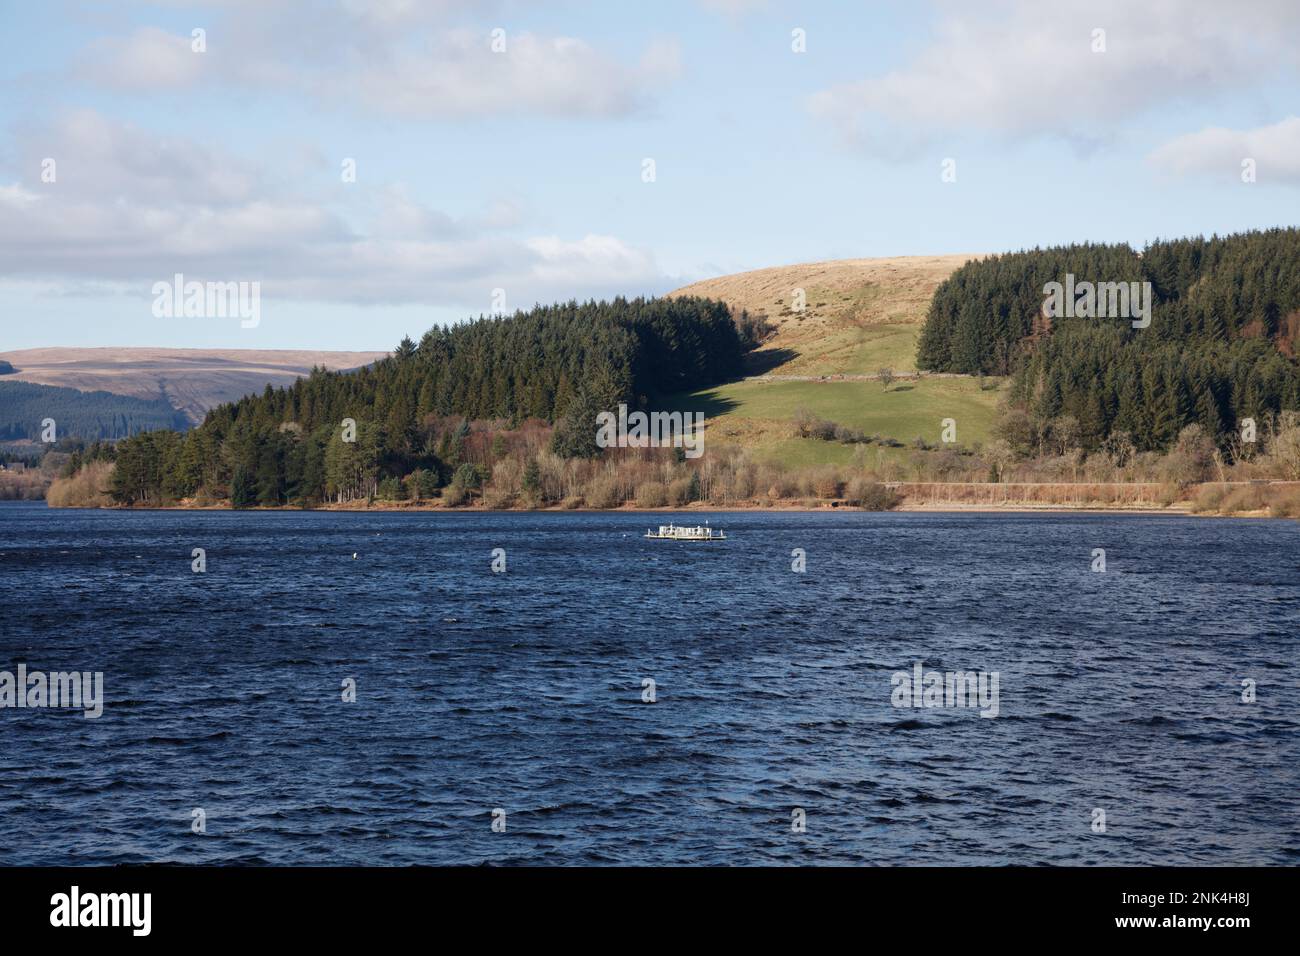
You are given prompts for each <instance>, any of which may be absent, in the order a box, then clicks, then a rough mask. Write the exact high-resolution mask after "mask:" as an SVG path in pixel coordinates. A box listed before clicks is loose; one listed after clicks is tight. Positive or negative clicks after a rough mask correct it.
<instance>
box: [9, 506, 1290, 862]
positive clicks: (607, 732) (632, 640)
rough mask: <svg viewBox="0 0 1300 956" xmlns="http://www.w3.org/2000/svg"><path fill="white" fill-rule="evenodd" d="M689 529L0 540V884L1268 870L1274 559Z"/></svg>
mask: <svg viewBox="0 0 1300 956" xmlns="http://www.w3.org/2000/svg"><path fill="white" fill-rule="evenodd" d="M699 517H701V518H703V517H710V518H712V520H713V523H714V524H715V525H719V526H721V527H724V528H725V529H726V531H727V533H728V535H729V540H728V541H727V542H725V543H717V544H681V543H675V542H666V541H647V540H644V539H643V538H641V537H640V535H641V534H643V533H644V531H645V528H646V525H647V524H651V523H654V524H657V523H659V521H660V520H661V519H660V516H655V515H648V516H647V515H636V514H608V513H604V514H374V513H370V514H365V513H357V514H342V513H311V512H307V513H296V512H274V513H231V512H190V513H186V512H71V511H53V510H48V509H46V508H45V507H44V506H43V505H27V504H7V505H0V613H2V614H3V629H2V630H0V670H9V671H13V670H15V669H16V667H17V665H18V664H19V663H26V665H27V666H28V668H29V669H31V670H45V671H60V670H72V669H76V670H86V671H103V673H104V693H105V698H106V703H105V710H104V714H103V716H102V717H101V718H99V719H98V720H87V719H84V718H83V717H82V716H81V715H80V713H79V712H70V711H55V710H48V709H47V710H31V709H24V710H17V709H4V710H0V863H11V864H12V863H42V864H58V863H131V862H144V861H168V862H195V863H275V864H326V863H367V864H410V863H422V864H440V863H484V862H494V863H550V864H554V863H620V864H656V863H689V864H719V863H725V864H753V863H837V864H936V863H980V864H998V863H1087V864H1155V863H1163V864H1186V863H1202V864H1247V863H1292V864H1294V863H1296V862H1298V861H1300V761H1298V759H1297V758H1298V757H1300V746H1298V744H1297V739H1298V738H1297V733H1298V732H1300V721H1298V720H1297V710H1296V708H1297V704H1298V703H1300V685H1298V681H1297V678H1298V677H1300V674H1298V669H1297V635H1298V633H1300V543H1298V542H1300V525H1298V524H1296V523H1293V522H1282V521H1267V520H1209V519H1192V518H1177V517H1139V516H1109V517H1108V516H1093V515H1057V516H1043V515H1034V516H1019V515H931V514H884V515H878V514H863V513H840V512H827V513H817V514H762V513H742V514H732V515H709V516H704V515H701V516H699ZM669 519H670V516H663V518H662V520H664V521H667V520H669ZM693 520H694V517H693ZM196 547H201V548H204V549H206V552H207V563H208V567H207V573H206V574H195V573H193V572H192V571H191V570H190V562H191V557H190V555H191V549H193V548H196ZM498 547H499V548H504V549H505V550H506V555H507V568H508V569H507V571H506V573H504V574H494V573H492V572H491V570H490V562H491V551H492V549H493V548H498ZM794 548H803V549H805V550H806V552H807V572H806V573H804V574H795V573H792V572H791V569H790V567H791V561H792V558H791V551H792V549H794ZM1094 548H1104V549H1105V550H1106V560H1107V570H1106V572H1105V573H1104V574H1100V573H1092V572H1091V571H1090V570H1089V568H1090V565H1091V563H1092V556H1091V552H1092V550H1093V549H1094ZM354 553H355V554H356V558H355V560H354V559H353V554H354ZM916 661H923V662H924V663H925V666H926V669H927V670H929V669H934V670H944V671H949V670H982V671H996V672H998V675H999V697H1000V700H999V705H1000V712H999V716H997V717H996V718H992V719H986V718H981V717H980V716H979V713H978V712H977V711H976V710H972V709H899V708H895V707H894V706H892V705H891V684H890V677H891V675H892V674H893V673H894V672H895V671H899V670H909V671H910V670H911V668H912V665H913V664H914V663H915V662H916ZM346 678H353V679H355V681H356V685H357V694H358V699H357V701H356V703H351V704H349V703H344V702H343V701H342V700H341V682H342V681H343V680H344V679H346ZM646 678H650V679H653V680H654V682H655V690H656V697H657V700H656V702H655V703H653V704H650V703H643V702H642V693H643V680H645V679H646ZM1243 679H1251V680H1254V681H1255V682H1256V693H1257V695H1258V696H1257V700H1256V701H1255V702H1254V703H1250V704H1247V703H1243V702H1242V699H1241V697H1242V685H1241V682H1242V680H1243ZM195 808H202V809H203V810H204V811H205V813H206V819H207V833H206V834H205V835H197V834H194V833H192V832H191V819H192V816H191V814H192V811H193V810H194V809H195ZM495 808H502V809H504V810H505V811H506V831H505V832H504V833H495V832H493V830H492V827H491V823H492V811H493V810H494V809H495ZM795 808H802V809H803V810H804V812H805V813H806V819H807V832H806V833H802V834H800V833H794V832H792V827H791V819H792V817H791V814H792V811H793V810H794V809H795ZM1095 809H1101V810H1104V811H1105V814H1106V832H1105V833H1095V832H1093V829H1092V824H1093V820H1094V810H1095Z"/></svg>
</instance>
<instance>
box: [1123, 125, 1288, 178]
mask: <svg viewBox="0 0 1300 956" xmlns="http://www.w3.org/2000/svg"><path fill="white" fill-rule="evenodd" d="M1245 159H1253V160H1254V161H1255V170H1256V176H1257V177H1258V179H1257V181H1258V182H1260V183H1269V182H1281V183H1295V184H1300V117H1297V116H1290V117H1287V118H1286V119H1284V120H1282V121H1281V122H1278V123H1274V124H1272V125H1271V126H1260V127H1257V128H1256V129H1224V128H1223V127H1218V126H1214V127H1209V128H1207V129H1203V130H1201V131H1200V132H1197V133H1188V134H1187V135H1186V136H1180V137H1178V138H1177V139H1174V140H1171V141H1170V142H1168V143H1165V144H1164V145H1163V146H1161V147H1160V148H1158V149H1156V150H1155V151H1154V152H1152V153H1151V155H1150V156H1149V157H1148V160H1149V161H1150V162H1151V163H1152V165H1154V166H1156V167H1157V168H1160V169H1163V170H1165V171H1167V172H1172V173H1177V174H1185V173H1208V174H1211V175H1217V176H1220V177H1230V178H1233V179H1239V178H1240V176H1241V172H1242V165H1241V164H1242V161H1243V160H1245Z"/></svg>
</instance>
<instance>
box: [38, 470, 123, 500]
mask: <svg viewBox="0 0 1300 956" xmlns="http://www.w3.org/2000/svg"><path fill="white" fill-rule="evenodd" d="M112 474H113V463H112V462H109V461H92V462H90V463H89V464H87V465H84V466H83V467H82V468H81V469H80V470H79V471H78V472H77V473H76V474H75V475H73V476H72V477H71V478H56V479H54V483H53V484H51V485H50V488H49V490H48V491H47V492H46V493H45V501H46V503H47V504H48V505H49V506H50V507H51V508H104V507H107V506H109V505H111V504H112V503H113V499H112V497H111V496H110V495H109V492H108V488H109V479H110V478H111V477H112Z"/></svg>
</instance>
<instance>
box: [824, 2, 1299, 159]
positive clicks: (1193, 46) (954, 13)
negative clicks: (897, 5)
mask: <svg viewBox="0 0 1300 956" xmlns="http://www.w3.org/2000/svg"><path fill="white" fill-rule="evenodd" d="M1264 24H1267V29H1266V30H1264V29H1261V26H1262V25H1264ZM1096 29H1101V30H1104V31H1105V52H1094V50H1093V44H1094V35H1093V31H1094V30H1096ZM1297 29H1300V6H1297V5H1295V4H1294V3H1291V2H1289V0H1253V2H1252V0H1247V2H1244V3H1238V4H1232V5H1224V4H1222V3H1219V2H1218V0H1177V2H1175V0H1151V2H1144V3H1133V2H1131V0H1066V2H1060V3H1053V4H1050V5H1046V6H1045V5H1043V4H1042V3H1041V2H1037V0H1007V2H1003V3H1000V4H997V5H994V6H986V5H980V6H979V7H978V8H974V7H968V6H966V5H962V6H956V5H948V7H947V13H946V15H945V16H944V17H943V18H942V19H941V20H940V21H939V22H938V24H937V28H936V35H935V37H934V39H933V41H932V42H931V44H930V45H929V46H928V47H926V48H924V49H923V50H922V51H921V52H920V53H919V54H918V55H917V56H915V57H914V58H913V59H912V60H911V62H909V63H908V64H907V65H906V66H904V67H902V68H900V69H897V70H894V71H891V72H888V73H884V74H882V75H878V76H874V77H870V78H868V79H865V80H861V81H858V82H851V83H847V84H843V85H839V86H835V87H832V88H830V89H826V90H823V91H821V92H820V93H818V94H816V95H815V96H814V97H813V99H812V103H811V106H812V109H813V111H814V112H815V113H817V114H819V115H821V116H823V117H825V118H827V119H828V120H830V121H831V122H832V123H834V124H835V126H836V127H837V128H838V129H839V131H840V133H841V134H842V135H843V136H844V137H845V138H846V139H848V140H850V141H853V142H856V143H858V144H861V145H863V146H865V147H867V148H869V149H871V150H873V151H875V152H878V153H882V154H886V155H888V154H891V153H894V154H903V153H910V152H913V151H915V150H916V149H918V148H920V147H922V146H924V145H925V144H926V143H928V142H929V141H931V140H933V139H935V138H937V137H940V136H948V135H951V134H954V133H957V134H960V133H964V132H975V133H991V134H994V135H998V136H1003V137H1010V138H1021V137H1033V136H1042V135H1046V136H1057V137H1063V138H1066V139H1069V140H1073V141H1075V142H1078V143H1098V142H1102V141H1105V140H1107V139H1109V138H1110V137H1111V136H1113V135H1115V134H1116V132H1117V131H1118V130H1119V129H1121V127H1122V125H1123V124H1124V123H1125V122H1126V121H1128V120H1130V119H1132V118H1133V117H1135V116H1138V115H1140V114H1142V113H1144V112H1145V111H1147V110H1150V109H1152V108H1153V107H1156V106H1158V105H1160V104H1164V103H1168V102H1174V101H1180V100H1182V101H1199V100H1203V99H1204V98H1206V97H1210V96H1214V95H1218V94H1221V93H1224V92H1227V91H1232V90H1236V89H1240V88H1247V87H1254V86H1258V85H1259V84H1260V83H1261V82H1264V81H1265V79H1266V78H1267V77H1268V76H1269V75H1270V72H1271V71H1280V70H1294V69H1295V68H1296V66H1297V56H1296V51H1295V46H1294V44H1293V43H1292V38H1293V37H1294V36H1295V34H1296V32H1297Z"/></svg>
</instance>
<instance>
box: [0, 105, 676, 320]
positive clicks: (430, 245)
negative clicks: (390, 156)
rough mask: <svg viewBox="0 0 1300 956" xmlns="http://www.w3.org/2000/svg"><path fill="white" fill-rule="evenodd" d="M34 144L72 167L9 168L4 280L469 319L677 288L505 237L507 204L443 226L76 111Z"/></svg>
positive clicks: (657, 275)
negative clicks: (231, 285) (402, 308)
mask: <svg viewBox="0 0 1300 956" xmlns="http://www.w3.org/2000/svg"><path fill="white" fill-rule="evenodd" d="M32 139H33V141H35V142H39V143H40V144H41V149H40V150H36V152H40V151H42V150H45V149H49V150H51V151H52V152H53V153H54V154H55V155H56V156H65V157H67V159H66V160H65V161H64V162H63V163H61V164H60V166H59V169H58V178H57V180H56V181H55V182H54V183H40V182H39V181H38V179H39V165H38V164H36V163H34V162H31V161H26V162H23V163H22V164H21V165H20V168H21V169H23V170H26V171H29V173H30V174H29V175H27V176H26V177H25V178H24V179H20V180H19V181H18V182H13V183H0V276H3V277H7V278H8V279H10V280H22V281H46V280H57V281H59V282H61V283H64V284H66V285H68V286H75V285H78V284H81V283H85V282H108V283H116V284H118V285H119V286H138V287H139V288H141V289H144V290H147V289H148V288H149V286H150V285H151V284H152V283H153V282H155V281H158V280H160V279H168V278H170V276H172V275H173V274H174V273H176V272H183V273H185V274H186V275H187V276H190V277H193V278H196V279H203V280H209V279H210V280H221V281H239V280H247V281H252V280H257V281H261V283H262V289H263V295H265V296H267V297H272V298H275V297H279V298H284V299H306V300H313V301H331V302H346V303H354V304H374V303H423V304H429V305H437V306H444V307H452V306H456V307H463V308H466V309H467V311H468V310H472V311H478V310H479V309H481V308H482V307H483V305H484V304H485V303H486V302H488V300H489V297H490V295H491V290H492V289H494V288H498V287H500V288H505V289H506V290H507V296H508V298H509V301H510V302H511V304H512V306H513V305H531V304H532V303H533V302H535V301H542V302H547V301H554V300H557V299H568V298H572V297H576V298H586V297H594V296H609V295H614V294H636V293H641V292H662V291H666V290H667V289H669V288H672V287H673V285H674V282H673V280H672V279H671V278H669V277H667V276H665V275H664V274H663V273H662V272H661V271H660V270H659V268H658V266H657V265H656V263H655V259H654V256H653V255H652V254H651V253H650V252H648V251H646V250H644V249H638V248H636V247H634V246H632V245H630V244H628V243H627V242H625V241H624V240H622V239H619V238H617V237H614V236H601V235H588V236H585V237H583V238H582V239H578V240H566V239H564V238H562V237H557V236H536V237H528V236H522V237H516V236H512V235H506V234H504V233H503V232H502V231H501V230H502V229H508V228H514V227H515V224H516V222H517V219H518V211H517V208H516V207H515V206H514V205H513V204H512V203H510V202H508V201H504V202H502V203H494V204H490V205H488V206H487V207H486V208H485V209H484V210H483V212H482V213H481V214H477V215H471V216H466V217H463V218H454V217H452V216H449V215H447V214H446V213H445V212H442V211H440V210H436V209H432V208H430V207H428V206H426V205H424V204H422V203H421V202H419V201H418V200H416V199H414V198H412V197H411V196H410V195H409V194H408V191H407V190H406V189H404V188H403V187H401V186H388V187H383V188H376V189H369V188H368V187H366V186H364V185H362V184H354V185H350V186H348V187H347V189H346V190H345V191H344V192H343V193H342V195H343V196H344V197H345V198H344V199H340V198H339V193H338V191H337V190H334V191H333V192H331V191H330V190H325V189H322V191H321V194H319V195H316V194H312V193H310V192H307V191H304V188H303V187H293V186H290V185H286V184H285V183H284V182H281V181H278V180H276V179H275V178H274V177H273V176H272V175H270V174H268V173H266V172H265V171H263V170H261V169H259V168H256V167H253V166H251V165H248V164H246V163H241V162H240V161H238V160H236V159H234V158H233V157H230V156H226V155H224V154H222V153H219V152H209V151H206V150H204V149H202V148H201V147H200V146H198V145H197V144H194V143H191V142H187V141H178V140H175V139H171V140H161V139H155V138H152V137H151V136H150V135H149V134H148V133H146V132H144V131H142V130H140V129H138V128H136V127H132V126H129V125H125V124H117V123H113V122H110V121H108V120H105V119H104V118H103V117H101V116H99V115H98V114H94V113H89V112H84V111H83V112H78V113H74V114H71V115H69V116H67V117H64V118H63V120H61V121H60V122H57V123H54V124H52V125H51V126H50V127H49V128H48V129H44V130H41V131H39V133H38V134H37V135H34V136H33V137H32ZM78 150H81V151H82V152H78ZM321 172H322V175H326V174H328V175H331V176H332V175H334V171H333V169H332V168H328V167H324V168H322V170H321ZM83 173H84V174H86V175H88V176H90V181H88V182H86V181H81V180H80V179H79V175H81V174H83Z"/></svg>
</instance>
